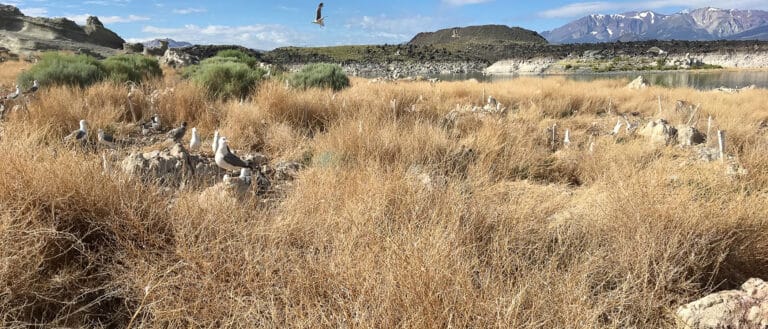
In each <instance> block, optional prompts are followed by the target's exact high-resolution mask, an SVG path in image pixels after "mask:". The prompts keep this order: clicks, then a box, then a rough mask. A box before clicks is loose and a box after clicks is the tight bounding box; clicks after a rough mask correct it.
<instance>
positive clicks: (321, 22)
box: [312, 2, 325, 27]
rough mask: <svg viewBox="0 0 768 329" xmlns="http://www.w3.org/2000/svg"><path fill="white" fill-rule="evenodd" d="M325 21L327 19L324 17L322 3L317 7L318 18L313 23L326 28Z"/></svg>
mask: <svg viewBox="0 0 768 329" xmlns="http://www.w3.org/2000/svg"><path fill="white" fill-rule="evenodd" d="M324 21H325V17H323V3H322V2H321V3H320V4H319V5H317V16H315V20H314V21H313V22H312V23H315V24H317V25H320V26H323V27H325V22H324Z"/></svg>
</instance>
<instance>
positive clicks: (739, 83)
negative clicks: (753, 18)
mask: <svg viewBox="0 0 768 329" xmlns="http://www.w3.org/2000/svg"><path fill="white" fill-rule="evenodd" d="M638 75H642V76H644V77H645V78H646V79H648V80H649V81H650V82H651V85H661V86H665V87H690V88H695V89H700V90H708V89H714V88H718V87H728V88H741V87H746V86H750V85H755V86H757V87H758V88H768V70H766V71H731V70H706V71H667V72H620V73H595V74H566V75H557V76H562V77H565V78H567V79H573V80H577V81H594V80H601V79H624V80H630V81H631V80H634V79H635V78H637V76H638ZM528 76H529V75H526V77H528ZM552 76H553V75H534V77H541V78H547V77H552ZM518 77H520V76H514V75H505V76H496V75H495V76H484V75H482V74H476V75H448V76H441V77H440V78H441V79H443V80H464V79H469V78H475V79H477V80H479V81H505V80H511V79H515V78H518Z"/></svg>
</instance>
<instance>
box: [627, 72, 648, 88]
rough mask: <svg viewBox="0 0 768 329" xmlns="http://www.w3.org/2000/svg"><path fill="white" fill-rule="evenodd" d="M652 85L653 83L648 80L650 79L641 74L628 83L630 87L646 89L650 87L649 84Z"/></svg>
mask: <svg viewBox="0 0 768 329" xmlns="http://www.w3.org/2000/svg"><path fill="white" fill-rule="evenodd" d="M650 85H651V83H650V82H648V80H647V79H646V78H645V77H643V76H642V75H640V76H638V77H637V78H636V79H635V80H632V82H630V83H629V84H628V85H627V88H629V89H645V88H648V86H650Z"/></svg>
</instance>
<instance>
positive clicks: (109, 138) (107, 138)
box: [104, 134, 115, 143]
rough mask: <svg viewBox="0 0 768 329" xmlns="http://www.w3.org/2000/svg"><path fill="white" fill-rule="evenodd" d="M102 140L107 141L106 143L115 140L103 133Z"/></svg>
mask: <svg viewBox="0 0 768 329" xmlns="http://www.w3.org/2000/svg"><path fill="white" fill-rule="evenodd" d="M104 141H105V142H107V143H114V142H115V138H114V137H112V135H109V134H104Z"/></svg>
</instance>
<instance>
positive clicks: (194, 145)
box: [189, 127, 200, 152]
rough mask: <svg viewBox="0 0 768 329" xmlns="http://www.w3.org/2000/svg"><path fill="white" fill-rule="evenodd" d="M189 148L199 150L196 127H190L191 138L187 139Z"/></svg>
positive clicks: (198, 137)
mask: <svg viewBox="0 0 768 329" xmlns="http://www.w3.org/2000/svg"><path fill="white" fill-rule="evenodd" d="M189 150H190V151H195V152H198V151H200V135H198V134H197V127H192V138H191V139H190V140H189Z"/></svg>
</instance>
